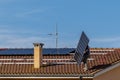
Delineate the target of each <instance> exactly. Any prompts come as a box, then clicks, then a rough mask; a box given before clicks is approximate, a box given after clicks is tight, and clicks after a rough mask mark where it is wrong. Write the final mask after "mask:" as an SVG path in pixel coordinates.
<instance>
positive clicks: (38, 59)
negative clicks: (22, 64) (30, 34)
mask: <svg viewBox="0 0 120 80" xmlns="http://www.w3.org/2000/svg"><path fill="white" fill-rule="evenodd" d="M33 45H34V68H40V66H41V65H42V47H43V45H44V44H43V43H33Z"/></svg>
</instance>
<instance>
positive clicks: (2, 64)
mask: <svg viewBox="0 0 120 80" xmlns="http://www.w3.org/2000/svg"><path fill="white" fill-rule="evenodd" d="M46 63H47V64H48V63H49V64H48V65H45V64H46ZM117 63H120V49H107V48H91V54H90V59H88V70H87V71H84V70H83V66H84V65H83V64H81V65H78V64H77V63H76V62H75V61H74V59H73V54H69V55H43V64H44V65H43V66H41V67H40V68H39V69H35V68H34V67H33V56H0V74H1V75H9V74H10V75H16V74H19V75H20V74H21V75H22V74H29V75H39V74H40V75H52V74H53V75H81V74H82V75H94V74H95V73H97V72H99V71H102V70H104V69H105V68H107V67H109V66H111V65H114V64H117Z"/></svg>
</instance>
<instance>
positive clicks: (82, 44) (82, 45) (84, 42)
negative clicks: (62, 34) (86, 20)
mask: <svg viewBox="0 0 120 80" xmlns="http://www.w3.org/2000/svg"><path fill="white" fill-rule="evenodd" d="M88 43H89V38H88V37H87V36H86V34H85V33H84V32H82V34H81V37H80V40H79V42H78V45H77V48H76V51H75V55H74V59H75V60H76V62H77V63H78V64H80V63H81V61H82V59H83V55H84V51H85V49H86V48H87V46H88Z"/></svg>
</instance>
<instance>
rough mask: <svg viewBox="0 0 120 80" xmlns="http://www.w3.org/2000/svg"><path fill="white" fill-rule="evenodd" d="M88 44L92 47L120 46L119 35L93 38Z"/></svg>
mask: <svg viewBox="0 0 120 80" xmlns="http://www.w3.org/2000/svg"><path fill="white" fill-rule="evenodd" d="M90 44H91V46H92V47H112V48H115V47H120V37H106V38H94V39H91V42H90Z"/></svg>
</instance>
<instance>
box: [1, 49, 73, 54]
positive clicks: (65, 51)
mask: <svg viewBox="0 0 120 80" xmlns="http://www.w3.org/2000/svg"><path fill="white" fill-rule="evenodd" d="M74 50H75V49H74V48H58V52H59V54H68V53H69V52H72V51H74ZM33 52H34V50H33V48H29V49H27V48H26V49H24V48H23V49H22V48H21V49H5V50H0V55H33ZM56 53H57V50H56V48H43V54H56Z"/></svg>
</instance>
